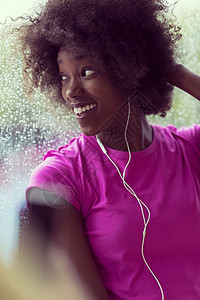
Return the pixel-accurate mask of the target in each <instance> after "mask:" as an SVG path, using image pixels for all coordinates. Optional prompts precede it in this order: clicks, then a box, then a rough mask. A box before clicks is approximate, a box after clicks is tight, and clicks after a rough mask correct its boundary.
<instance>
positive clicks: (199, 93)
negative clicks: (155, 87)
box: [167, 64, 200, 100]
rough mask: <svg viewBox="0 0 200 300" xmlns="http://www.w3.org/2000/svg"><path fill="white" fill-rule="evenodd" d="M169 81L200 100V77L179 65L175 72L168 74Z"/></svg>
mask: <svg viewBox="0 0 200 300" xmlns="http://www.w3.org/2000/svg"><path fill="white" fill-rule="evenodd" d="M167 80H168V82H169V83H170V84H172V85H175V86H176V87H178V88H180V89H181V90H183V91H185V92H186V93H188V94H190V95H192V96H193V97H195V98H196V99H198V100H200V76H199V75H197V74H194V73H193V72H191V71H190V70H188V69H187V68H185V67H184V66H183V65H180V64H177V65H176V67H175V70H174V71H173V72H170V73H169V74H168V77H167Z"/></svg>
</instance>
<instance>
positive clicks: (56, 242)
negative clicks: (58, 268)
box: [22, 188, 108, 300]
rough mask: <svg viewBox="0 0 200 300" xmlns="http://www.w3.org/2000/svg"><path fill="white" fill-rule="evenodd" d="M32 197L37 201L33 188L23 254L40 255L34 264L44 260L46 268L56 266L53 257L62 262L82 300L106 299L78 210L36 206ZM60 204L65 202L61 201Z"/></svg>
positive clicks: (36, 193) (65, 207)
mask: <svg viewBox="0 0 200 300" xmlns="http://www.w3.org/2000/svg"><path fill="white" fill-rule="evenodd" d="M41 194H42V193H41ZM35 195H37V198H38V195H39V193H38V189H37V190H34V188H33V189H31V192H30V194H29V196H30V199H31V203H32V204H30V210H31V216H30V222H29V224H30V226H29V234H28V235H29V237H30V238H31V240H32V241H30V239H29V238H28V239H26V240H25V242H24V246H22V247H23V248H24V251H25V252H26V251H28V252H29V250H28V249H30V247H31V250H30V251H31V253H32V254H33V255H34V256H36V258H37V259H38V256H40V257H39V259H38V261H42V260H48V261H47V264H49V263H50V265H51V264H52V263H55V264H56V263H57V262H56V256H57V257H58V256H59V257H58V258H59V261H61V260H62V261H63V266H66V269H67V270H66V272H68V275H70V276H72V277H73V278H74V279H75V286H76V287H77V289H79V290H81V291H83V295H84V296H83V298H82V299H87V300H108V296H107V293H106V290H105V288H104V286H103V283H102V280H101V278H100V276H99V272H98V270H97V267H96V265H95V262H94V259H93V257H92V254H91V251H90V249H89V246H88V243H87V240H86V237H85V233H84V230H83V226H82V220H81V216H80V213H79V212H78V210H77V209H76V208H74V207H73V206H72V205H71V204H67V205H65V206H62V207H53V206H47V205H46V206H45V205H44V203H43V205H39V202H40V199H35V200H36V201H34V198H35V197H36V196H35ZM45 197H46V196H45ZM55 197H57V196H55ZM41 200H42V201H43V200H44V199H41ZM53 200H54V199H53V195H52V194H51V199H50V201H48V203H50V202H52V203H54V201H53ZM62 200H63V199H62ZM43 202H44V201H43ZM64 202H65V203H66V201H65V200H64ZM35 203H37V204H35ZM35 228H36V229H35ZM37 233H38V234H39V236H37ZM33 237H35V238H33ZM30 244H31V245H30ZM38 245H40V247H39V248H40V249H38ZM36 253H37V254H36ZM52 253H53V255H52ZM52 260H53V261H52ZM54 260H55V261H54ZM45 263H46V262H45ZM82 299H81V300H82Z"/></svg>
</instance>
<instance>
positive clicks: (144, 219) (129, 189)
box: [96, 100, 164, 300]
mask: <svg viewBox="0 0 200 300" xmlns="http://www.w3.org/2000/svg"><path fill="white" fill-rule="evenodd" d="M130 112H131V110H130V101H129V100H128V118H127V122H126V127H125V131H124V139H125V142H126V145H127V150H128V153H129V159H128V162H127V163H126V166H125V168H124V170H123V174H121V172H120V170H119V168H118V167H117V165H116V164H115V162H114V161H113V160H112V159H111V157H110V156H109V155H108V153H107V151H106V149H105V147H104V146H103V144H102V143H101V141H100V139H99V138H98V136H96V140H97V143H98V144H99V146H100V148H101V149H102V151H103V153H104V154H105V155H106V156H107V158H108V159H109V160H110V161H111V163H112V164H113V165H114V166H115V168H116V170H117V172H118V173H119V176H120V178H121V179H122V181H123V185H124V187H125V189H126V190H127V191H128V192H129V193H130V194H132V195H133V196H134V197H135V198H136V200H137V202H138V204H139V206H140V210H141V213H142V218H143V222H144V228H143V238H142V245H141V254H142V258H143V261H144V263H145V265H146V267H147V268H148V270H149V272H150V273H151V275H152V276H153V277H154V279H155V280H156V282H157V284H158V286H159V288H160V292H161V295H162V300H164V292H163V289H162V286H161V284H160V282H159V280H158V278H157V277H156V275H155V274H154V272H153V271H152V270H151V268H150V266H149V264H148V263H147V261H146V258H145V255H144V244H145V237H146V230H147V226H148V223H149V221H150V217H151V213H150V210H149V208H148V206H147V205H146V204H145V203H144V202H143V201H142V200H140V199H139V197H138V196H137V195H136V193H135V192H134V190H133V189H132V188H131V187H130V186H129V184H128V183H127V182H126V181H125V175H126V170H127V167H128V165H129V163H130V161H131V152H130V147H129V144H128V140H127V129H128V124H129V120H130ZM143 207H144V208H146V210H147V213H148V217H147V220H146V218H145V215H144V210H143Z"/></svg>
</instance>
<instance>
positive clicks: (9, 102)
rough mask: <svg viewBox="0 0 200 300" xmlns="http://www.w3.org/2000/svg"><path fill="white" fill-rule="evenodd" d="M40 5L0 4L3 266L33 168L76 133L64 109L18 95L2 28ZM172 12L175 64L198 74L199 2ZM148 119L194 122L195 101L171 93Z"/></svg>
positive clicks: (16, 68)
mask: <svg viewBox="0 0 200 300" xmlns="http://www.w3.org/2000/svg"><path fill="white" fill-rule="evenodd" d="M40 2H41V1H33V0H24V1H22V0H21V1H16V0H6V1H5V0H4V1H2V0H0V23H1V25H0V37H1V39H0V260H1V261H2V262H3V263H4V265H6V266H7V265H9V264H10V263H11V261H12V258H13V256H14V253H15V251H17V248H18V231H19V211H20V209H21V208H22V207H23V206H25V205H26V202H25V188H26V186H27V185H28V181H29V177H30V174H31V172H32V170H33V168H34V167H35V166H36V165H38V163H40V162H41V161H42V159H43V156H44V154H45V153H46V151H47V150H49V149H52V148H54V149H56V148H57V147H58V146H59V145H64V144H66V143H67V142H68V141H69V139H71V138H72V137H73V136H76V135H78V133H79V128H78V127H77V125H76V121H75V120H74V118H73V117H72V116H70V115H69V114H68V112H67V110H66V109H65V107H64V106H61V105H58V104H56V102H55V103H54V104H52V103H51V102H50V100H49V99H47V98H46V97H45V96H44V95H41V94H40V93H39V92H38V93H37V94H36V95H35V98H34V99H33V101H30V100H28V98H27V95H26V94H25V93H24V91H23V82H22V55H21V52H20V45H19V44H18V43H17V38H16V36H15V35H11V34H6V32H5V30H4V27H5V25H2V24H3V23H5V22H7V21H6V20H9V19H10V18H9V17H7V16H10V17H11V18H13V19H16V18H17V17H18V16H20V15H22V14H24V13H27V14H31V12H32V11H33V8H34V7H37V5H38V3H40ZM170 3H174V1H170ZM172 13H173V14H174V17H173V18H174V20H176V22H177V24H178V25H179V26H181V28H182V30H181V32H182V35H183V38H182V40H181V41H180V47H179V52H180V55H179V58H178V59H177V60H178V62H180V63H183V64H184V65H185V66H186V67H187V68H189V69H191V70H192V71H194V72H196V73H198V74H200V0H190V1H188V0H179V2H178V3H177V5H176V6H175V8H174V9H173V7H172ZM150 121H151V122H152V123H157V124H161V125H168V124H174V125H176V126H177V127H181V126H188V125H191V124H192V123H197V122H199V121H200V103H198V101H197V100H195V99H194V98H192V97H191V96H189V95H187V94H186V93H184V92H182V91H179V90H178V89H175V91H174V105H173V108H172V110H171V111H170V112H169V113H168V115H167V117H166V118H164V119H162V118H160V117H150ZM24 218H26V217H24ZM25 221H26V220H25Z"/></svg>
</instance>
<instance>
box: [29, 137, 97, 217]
mask: <svg viewBox="0 0 200 300" xmlns="http://www.w3.org/2000/svg"><path fill="white" fill-rule="evenodd" d="M96 148H97V145H96V143H95V138H94V137H86V136H85V135H83V134H81V135H79V136H78V137H76V138H73V139H72V140H71V141H70V142H69V143H68V144H67V145H64V146H61V147H59V148H58V150H50V151H48V152H47V153H46V155H45V156H44V159H43V162H42V163H41V164H39V165H38V166H37V167H36V168H35V169H34V170H33V172H32V175H31V177H30V181H29V185H28V187H27V189H26V196H27V197H28V195H29V192H30V190H31V189H32V188H37V189H40V190H42V191H43V197H44V195H46V194H45V193H53V194H55V195H57V196H58V198H56V199H60V198H62V199H65V200H67V201H68V202H70V203H71V204H73V205H74V206H75V207H76V208H77V209H78V210H79V211H80V207H81V205H80V202H81V203H84V202H85V200H84V198H85V195H84V191H83V181H84V180H85V179H84V177H88V169H91V166H92V165H93V164H95V160H94V159H93V158H94V155H96V153H97V151H96ZM45 191H46V192H45Z"/></svg>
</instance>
